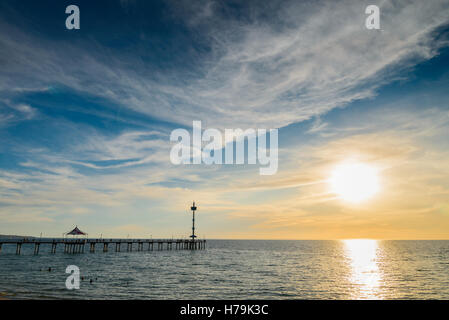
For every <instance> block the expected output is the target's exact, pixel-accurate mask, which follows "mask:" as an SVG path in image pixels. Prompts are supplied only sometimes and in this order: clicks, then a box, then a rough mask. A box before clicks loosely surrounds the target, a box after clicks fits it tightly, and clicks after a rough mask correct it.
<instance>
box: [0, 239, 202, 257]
mask: <svg viewBox="0 0 449 320" xmlns="http://www.w3.org/2000/svg"><path fill="white" fill-rule="evenodd" d="M4 244H13V245H14V244H15V245H16V254H20V252H21V249H22V245H24V244H34V254H39V249H40V245H41V244H50V245H51V250H50V253H53V254H54V253H56V248H57V246H58V245H59V244H60V245H63V246H64V253H84V250H85V248H86V247H88V248H89V252H91V253H94V252H95V251H96V250H101V251H103V252H108V251H109V250H110V249H113V250H115V252H120V251H121V249H122V244H126V248H125V249H126V251H128V252H129V251H133V249H134V247H135V244H137V248H135V249H136V250H137V251H144V250H146V251H153V250H164V249H165V250H202V249H205V248H206V240H200V239H195V240H186V239H103V238H100V239H39V238H24V239H1V240H0V253H1V250H2V246H3V245H4ZM97 245H98V247H97ZM110 246H111V247H112V248H110Z"/></svg>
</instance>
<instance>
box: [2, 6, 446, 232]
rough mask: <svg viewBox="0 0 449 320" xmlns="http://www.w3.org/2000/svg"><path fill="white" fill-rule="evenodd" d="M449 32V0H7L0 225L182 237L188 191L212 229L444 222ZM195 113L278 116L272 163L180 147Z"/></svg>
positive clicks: (429, 227) (405, 227) (436, 226)
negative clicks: (375, 188) (376, 23)
mask: <svg viewBox="0 0 449 320" xmlns="http://www.w3.org/2000/svg"><path fill="white" fill-rule="evenodd" d="M71 4H75V5H77V6H78V7H79V9H80V29H79V30H75V29H73V30H68V29H67V28H66V27H65V20H66V18H67V17H68V14H66V13H65V8H66V7H67V6H68V5H71ZM370 4H375V5H377V6H379V8H380V27H381V28H380V30H369V29H367V28H366V27H365V19H366V18H367V14H365V8H366V6H367V5H370ZM448 36H449V3H448V2H447V1H372V2H369V3H368V2H365V1H269V2H261V1H251V0H250V1H209V0H204V1H203V0H201V1H187V0H185V1H184V0H181V1H151V2H150V1H137V0H134V1H133V0H127V1H125V0H120V1H119V0H110V1H74V0H71V1H62V0H61V1H57V2H55V1H26V0H24V1H11V0H5V1H2V2H1V3H0V234H20V235H31V236H39V235H40V233H42V234H43V235H44V236H60V235H61V234H62V233H63V232H66V231H69V230H70V229H72V228H73V227H74V226H75V225H77V226H78V227H79V228H80V229H81V230H84V231H86V232H88V233H89V236H91V237H97V236H100V235H102V236H103V237H127V236H130V237H150V236H151V237H153V238H157V237H163V238H167V237H172V236H173V237H186V236H188V235H190V228H191V218H192V217H191V213H190V212H189V207H190V205H191V202H192V201H193V200H195V201H196V203H197V205H198V208H199V209H198V211H197V234H198V235H199V236H200V237H206V238H209V239H210V238H220V239H224V238H226V239H347V238H373V239H449V162H448V160H447V159H448V158H449V151H448V150H449V106H448V102H449V91H448V90H447V88H448V84H449V37H448ZM193 121H201V122H202V126H203V128H216V129H218V130H224V129H226V128H231V129H232V128H242V129H246V128H255V129H278V130H279V131H278V132H279V168H278V171H277V173H276V174H274V175H266V176H264V175H260V174H259V166H257V165H249V164H246V165H174V164H172V163H171V162H170V150H171V148H172V146H173V143H172V142H170V133H171V132H172V131H173V130H174V129H177V128H185V129H187V130H192V122H193ZM347 160H354V161H358V162H360V163H363V164H366V165H369V166H370V167H372V168H376V170H378V177H379V185H380V188H379V192H378V193H377V194H375V195H374V196H373V197H371V198H370V199H367V200H366V201H363V202H360V203H351V202H348V201H345V200H344V199H341V198H340V197H338V196H336V194H335V193H334V192H333V191H332V190H330V187H329V179H330V177H331V175H332V172H333V170H334V168H335V167H336V166H338V164H339V163H342V162H345V161H347Z"/></svg>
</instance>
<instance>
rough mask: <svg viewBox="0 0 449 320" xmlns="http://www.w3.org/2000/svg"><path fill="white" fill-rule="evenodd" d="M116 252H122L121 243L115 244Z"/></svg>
mask: <svg viewBox="0 0 449 320" xmlns="http://www.w3.org/2000/svg"><path fill="white" fill-rule="evenodd" d="M115 252H120V242H116V243H115Z"/></svg>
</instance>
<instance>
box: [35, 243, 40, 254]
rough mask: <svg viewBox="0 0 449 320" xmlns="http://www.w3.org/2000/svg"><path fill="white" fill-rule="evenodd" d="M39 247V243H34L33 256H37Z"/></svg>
mask: <svg viewBox="0 0 449 320" xmlns="http://www.w3.org/2000/svg"><path fill="white" fill-rule="evenodd" d="M39 246H40V243H38V242H36V243H35V244H34V254H39Z"/></svg>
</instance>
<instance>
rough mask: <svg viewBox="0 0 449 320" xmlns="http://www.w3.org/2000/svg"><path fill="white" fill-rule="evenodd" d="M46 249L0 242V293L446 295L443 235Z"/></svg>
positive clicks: (448, 280) (448, 249)
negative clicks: (75, 277) (180, 247)
mask: <svg viewBox="0 0 449 320" xmlns="http://www.w3.org/2000/svg"><path fill="white" fill-rule="evenodd" d="M59 249H62V246H61V248H59ZM122 249H123V248H122ZM49 251H50V248H49V247H44V246H41V254H40V255H39V256H33V245H28V246H25V245H24V246H23V248H22V255H21V256H16V255H15V254H14V252H15V246H13V245H9V246H8V245H3V250H2V252H1V254H0V273H1V277H0V297H2V296H3V297H4V298H8V299H23V298H26V299H28V298H31V299H60V298H63V299H72V298H74V299H449V241H374V240H350V241H265V240H264V241H249V240H245V241H240V240H215V241H214V240H210V241H208V248H207V249H206V250H204V251H175V250H173V251H152V252H151V251H149V252H136V251H134V252H119V253H115V252H109V253H103V252H97V253H94V254H91V253H84V254H78V255H67V254H63V253H62V252H58V253H57V254H56V255H51V254H49ZM70 264H74V265H77V266H79V268H80V270H81V276H84V277H85V280H84V281H82V282H81V288H80V290H71V291H69V290H67V289H66V288H65V279H66V277H67V276H68V275H67V274H65V268H66V267H67V265H70ZM48 267H51V268H52V271H51V272H48V271H41V270H44V269H45V270H47V269H48ZM90 279H93V280H94V281H93V283H89V280H90Z"/></svg>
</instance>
